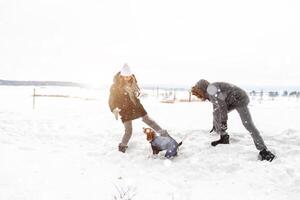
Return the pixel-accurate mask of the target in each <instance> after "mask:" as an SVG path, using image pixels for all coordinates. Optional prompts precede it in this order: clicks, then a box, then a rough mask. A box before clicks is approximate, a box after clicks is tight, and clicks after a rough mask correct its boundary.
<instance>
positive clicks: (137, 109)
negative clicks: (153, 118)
mask: <svg viewBox="0 0 300 200" xmlns="http://www.w3.org/2000/svg"><path fill="white" fill-rule="evenodd" d="M131 81H135V82H137V81H136V78H135V76H134V75H133V79H132V80H131ZM134 98H135V103H134V102H133V101H132V100H131V99H130V97H129V94H128V93H127V92H126V90H125V89H124V85H123V84H122V81H121V77H120V72H118V73H117V74H116V75H115V76H114V83H113V84H112V86H111V88H110V95H109V102H108V103H109V107H110V110H111V111H113V110H114V109H115V108H119V109H121V111H120V113H119V114H120V116H121V119H122V122H126V121H130V120H134V119H137V118H140V117H143V116H145V115H146V114H147V112H146V110H145V109H144V107H143V105H142V104H141V102H140V100H139V99H138V98H137V97H134Z"/></svg>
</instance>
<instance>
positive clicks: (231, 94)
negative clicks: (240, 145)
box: [192, 79, 275, 162]
mask: <svg viewBox="0 0 300 200" xmlns="http://www.w3.org/2000/svg"><path fill="white" fill-rule="evenodd" d="M192 94H193V95H195V96H197V97H198V98H200V99H201V100H202V101H205V100H208V101H210V102H211V103H212V104H213V129H212V130H211V131H210V132H213V131H216V132H217V133H218V134H220V139H219V140H217V141H213V142H212V143H211V145H212V146H217V145H218V144H229V135H228V133H227V132H226V130H227V120H228V113H229V112H230V111H232V110H236V111H237V112H238V113H239V115H240V118H241V120H242V123H243V125H244V127H245V128H246V129H247V130H248V131H249V132H250V133H251V137H252V139H253V141H254V144H255V146H256V149H257V150H259V155H260V157H261V160H268V161H270V162H271V161H272V160H273V159H274V158H275V155H274V154H273V153H271V152H270V151H268V150H267V147H266V145H265V143H264V141H263V138H262V137H261V135H260V133H259V131H258V130H257V128H256V127H255V125H254V123H253V121H252V118H251V114H250V111H249V109H248V104H249V97H248V95H247V93H246V92H245V91H244V90H242V89H241V88H239V87H237V86H235V85H233V84H230V83H225V82H215V83H209V82H208V81H207V80H204V79H201V80H200V81H198V82H197V83H196V84H195V86H193V87H192Z"/></svg>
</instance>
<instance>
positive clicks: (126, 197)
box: [114, 182, 136, 200]
mask: <svg viewBox="0 0 300 200" xmlns="http://www.w3.org/2000/svg"><path fill="white" fill-rule="evenodd" d="M115 188H116V192H115V194H114V200H133V198H134V197H135V195H136V188H135V187H134V186H132V185H128V184H126V183H125V182H122V183H120V184H118V185H115Z"/></svg>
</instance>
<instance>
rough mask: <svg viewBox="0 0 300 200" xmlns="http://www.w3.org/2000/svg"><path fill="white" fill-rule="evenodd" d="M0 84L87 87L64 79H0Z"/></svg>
mask: <svg viewBox="0 0 300 200" xmlns="http://www.w3.org/2000/svg"><path fill="white" fill-rule="evenodd" d="M0 85H7V86H66V87H87V86H86V85H84V84H81V83H75V82H65V81H15V80H0Z"/></svg>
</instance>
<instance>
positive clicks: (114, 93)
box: [108, 85, 119, 112]
mask: <svg viewBox="0 0 300 200" xmlns="http://www.w3.org/2000/svg"><path fill="white" fill-rule="evenodd" d="M108 104H109V108H110V111H111V112H113V110H114V109H115V108H118V106H119V103H118V89H117V88H116V86H114V85H112V86H111V88H110V94H109V100H108Z"/></svg>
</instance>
